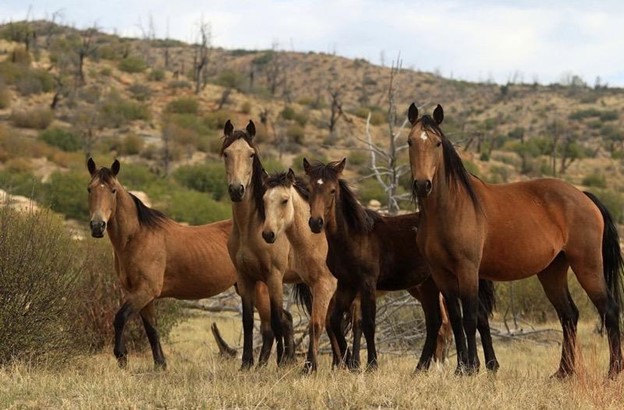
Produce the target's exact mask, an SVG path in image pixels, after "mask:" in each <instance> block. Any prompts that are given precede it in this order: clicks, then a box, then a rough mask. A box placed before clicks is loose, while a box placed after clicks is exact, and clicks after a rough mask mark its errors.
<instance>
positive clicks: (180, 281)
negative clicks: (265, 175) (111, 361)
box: [87, 158, 273, 369]
mask: <svg viewBox="0 0 624 410" xmlns="http://www.w3.org/2000/svg"><path fill="white" fill-rule="evenodd" d="M120 167H121V165H120V163H119V161H118V160H115V161H114V162H113V164H112V166H111V167H110V168H106V167H102V168H98V167H97V166H96V164H95V161H94V160H93V159H92V158H89V160H88V161H87V169H88V170H89V173H90V175H91V181H90V182H89V185H88V187H87V190H88V192H89V219H90V222H89V226H90V229H91V236H93V237H94V238H103V237H104V233H105V232H106V233H108V238H109V239H110V241H111V244H112V245H113V250H114V255H115V271H116V273H117V276H118V277H119V281H120V282H121V285H122V287H123V289H124V290H125V293H126V295H125V299H124V303H123V304H122V306H121V308H120V309H119V311H118V312H117V314H116V315H115V319H114V327H115V346H114V350H113V351H114V354H115V357H116V358H117V363H118V364H119V366H120V367H122V368H123V367H125V366H126V365H127V361H128V358H127V356H128V352H127V349H126V346H125V343H124V338H123V331H124V327H125V325H126V323H127V321H128V319H129V318H130V317H131V316H132V315H134V314H136V313H139V315H140V316H141V319H142V321H143V326H144V327H145V333H146V334H147V338H148V340H149V343H150V347H151V349H152V355H153V358H154V365H155V367H156V368H162V369H165V368H166V366H167V363H166V360H165V356H164V354H163V351H162V347H161V344H160V337H159V335H158V331H157V330H156V327H155V312H154V300H156V299H159V298H164V297H173V298H176V299H201V298H207V297H211V296H214V295H217V294H219V293H221V292H223V291H225V290H226V289H228V288H230V287H231V286H233V285H235V282H236V270H235V269H234V265H233V264H232V261H231V260H230V257H229V254H228V252H227V240H228V237H229V235H230V231H231V230H232V221H231V220H229V219H228V220H225V221H219V222H214V223H211V224H208V225H201V226H185V225H181V224H179V223H177V222H175V221H173V220H172V219H169V218H167V217H166V216H165V215H164V214H163V213H161V212H160V211H157V210H155V209H152V208H149V207H147V206H146V205H145V204H144V203H143V202H141V200H139V199H138V198H137V197H136V196H134V195H133V194H131V193H130V192H128V191H127V190H126V189H125V188H124V187H123V186H122V185H121V183H120V182H119V180H118V179H117V175H118V173H119V170H120ZM254 291H255V296H256V298H257V299H258V301H259V302H258V305H257V307H258V312H259V314H260V318H261V322H262V325H261V329H262V333H263V334H266V335H267V337H266V338H264V341H265V345H263V348H262V353H261V358H262V360H264V361H266V360H268V355H269V354H270V352H271V347H272V344H273V333H272V331H271V325H270V318H271V316H270V307H269V303H268V291H267V289H266V287H265V286H264V285H258V286H257V287H256V288H255V290H254ZM269 335H270V337H269Z"/></svg>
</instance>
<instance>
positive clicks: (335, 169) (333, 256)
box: [303, 159, 498, 370]
mask: <svg viewBox="0 0 624 410" xmlns="http://www.w3.org/2000/svg"><path fill="white" fill-rule="evenodd" d="M345 162H346V159H343V160H342V161H336V162H332V163H329V164H328V165H324V164H322V163H315V164H310V163H309V162H308V161H307V160H306V159H304V160H303V166H304V170H305V172H306V174H307V175H308V178H309V186H310V190H311V194H310V214H311V216H310V220H309V225H310V228H311V229H312V231H313V232H315V233H320V232H321V231H322V230H325V235H326V237H327V241H328V243H329V252H328V255H327V265H328V266H329V268H330V269H331V271H332V273H333V274H334V275H335V276H336V277H337V278H338V288H337V290H336V295H335V299H336V301H335V307H334V310H333V312H332V314H331V319H330V322H331V326H332V328H333V330H334V333H335V335H336V337H337V338H338V344H339V347H340V354H341V357H343V358H345V357H346V356H347V347H346V341H345V339H344V335H343V333H342V331H341V322H342V318H343V315H344V313H345V312H346V311H347V309H349V307H350V306H351V304H352V303H353V301H354V299H355V297H356V296H359V297H360V298H361V301H360V303H361V314H362V331H363V333H364V337H365V338H366V345H367V349H368V358H367V359H368V361H367V364H368V368H369V369H373V368H375V367H376V366H377V351H376V349H375V314H376V291H377V290H378V289H379V290H384V291H391V290H402V289H407V290H411V289H412V288H415V287H418V289H414V290H413V291H411V292H410V293H412V295H414V296H415V297H418V296H420V301H421V304H422V307H423V310H424V312H425V322H426V329H427V335H426V339H425V344H424V346H423V351H422V354H421V357H420V360H419V362H418V365H417V367H416V369H417V370H424V369H427V368H428V367H429V365H430V363H431V360H432V357H433V354H434V350H435V348H436V338H437V335H438V329H439V328H440V323H441V315H440V304H439V291H438V288H437V287H436V285H435V283H434V281H433V279H432V278H431V275H430V273H429V270H428V268H427V265H426V264H425V262H424V260H423V258H421V257H420V255H419V253H418V252H417V251H415V250H414V243H415V241H416V227H417V226H418V221H419V215H418V214H408V215H399V216H382V215H380V214H378V213H377V212H374V211H371V210H368V209H365V208H364V207H362V206H361V205H360V204H359V203H358V201H357V199H356V197H355V195H354V194H353V192H352V191H351V189H350V188H349V186H348V185H347V183H346V181H345V180H344V179H341V178H340V177H341V175H342V171H343V169H344V166H345ZM486 289H488V288H487V287H485V286H484V290H486ZM489 289H491V290H493V289H492V288H489ZM483 295H484V298H486V299H487V298H490V299H489V300H490V303H487V306H489V307H491V306H492V303H491V301H492V300H493V296H494V295H493V293H490V294H485V292H483ZM483 317H484V318H485V319H486V320H485V322H484V323H481V324H482V325H483V329H484V330H483V333H482V335H485V337H483V340H484V344H489V350H488V358H489V361H490V362H491V365H492V367H493V368H494V367H497V366H498V363H497V362H496V358H495V357H494V351H493V350H492V349H491V338H490V337H489V325H488V324H487V316H486V315H483ZM486 327H487V330H486V329H485V328H486ZM357 342H358V341H357V340H354V343H357Z"/></svg>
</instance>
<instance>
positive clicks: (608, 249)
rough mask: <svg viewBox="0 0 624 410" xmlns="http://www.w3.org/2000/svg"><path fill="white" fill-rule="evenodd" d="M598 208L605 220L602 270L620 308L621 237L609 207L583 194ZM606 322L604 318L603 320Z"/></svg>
mask: <svg viewBox="0 0 624 410" xmlns="http://www.w3.org/2000/svg"><path fill="white" fill-rule="evenodd" d="M583 193H584V194H585V195H587V197H589V199H591V200H592V202H593V203H594V204H595V205H596V207H598V209H599V210H600V213H601V214H602V219H603V220H604V230H603V231H602V269H603V273H604V277H605V281H606V282H607V287H608V288H609V292H610V293H611V296H612V297H613V300H614V301H615V303H616V304H617V306H618V308H620V307H621V306H622V300H623V298H624V288H623V287H622V271H623V268H624V260H623V259H622V250H621V249H620V235H619V234H618V231H617V227H616V225H615V222H614V221H613V216H611V213H610V212H609V210H608V209H607V207H606V206H605V205H604V204H603V203H602V202H600V200H599V199H598V198H597V197H596V196H595V195H594V194H592V193H591V192H583ZM602 320H604V318H602Z"/></svg>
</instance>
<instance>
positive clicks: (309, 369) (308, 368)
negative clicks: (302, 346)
mask: <svg viewBox="0 0 624 410" xmlns="http://www.w3.org/2000/svg"><path fill="white" fill-rule="evenodd" d="M314 372H316V365H314V364H312V362H305V363H304V364H303V368H302V369H301V374H302V375H303V376H308V375H311V374H312V373H314Z"/></svg>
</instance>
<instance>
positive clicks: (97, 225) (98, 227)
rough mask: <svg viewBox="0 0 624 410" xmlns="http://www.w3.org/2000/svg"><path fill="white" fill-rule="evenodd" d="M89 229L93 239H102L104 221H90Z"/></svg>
mask: <svg viewBox="0 0 624 410" xmlns="http://www.w3.org/2000/svg"><path fill="white" fill-rule="evenodd" d="M89 226H90V227H91V236H93V237H94V238H103V237H104V231H105V230H106V222H104V221H91V222H90V223H89Z"/></svg>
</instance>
